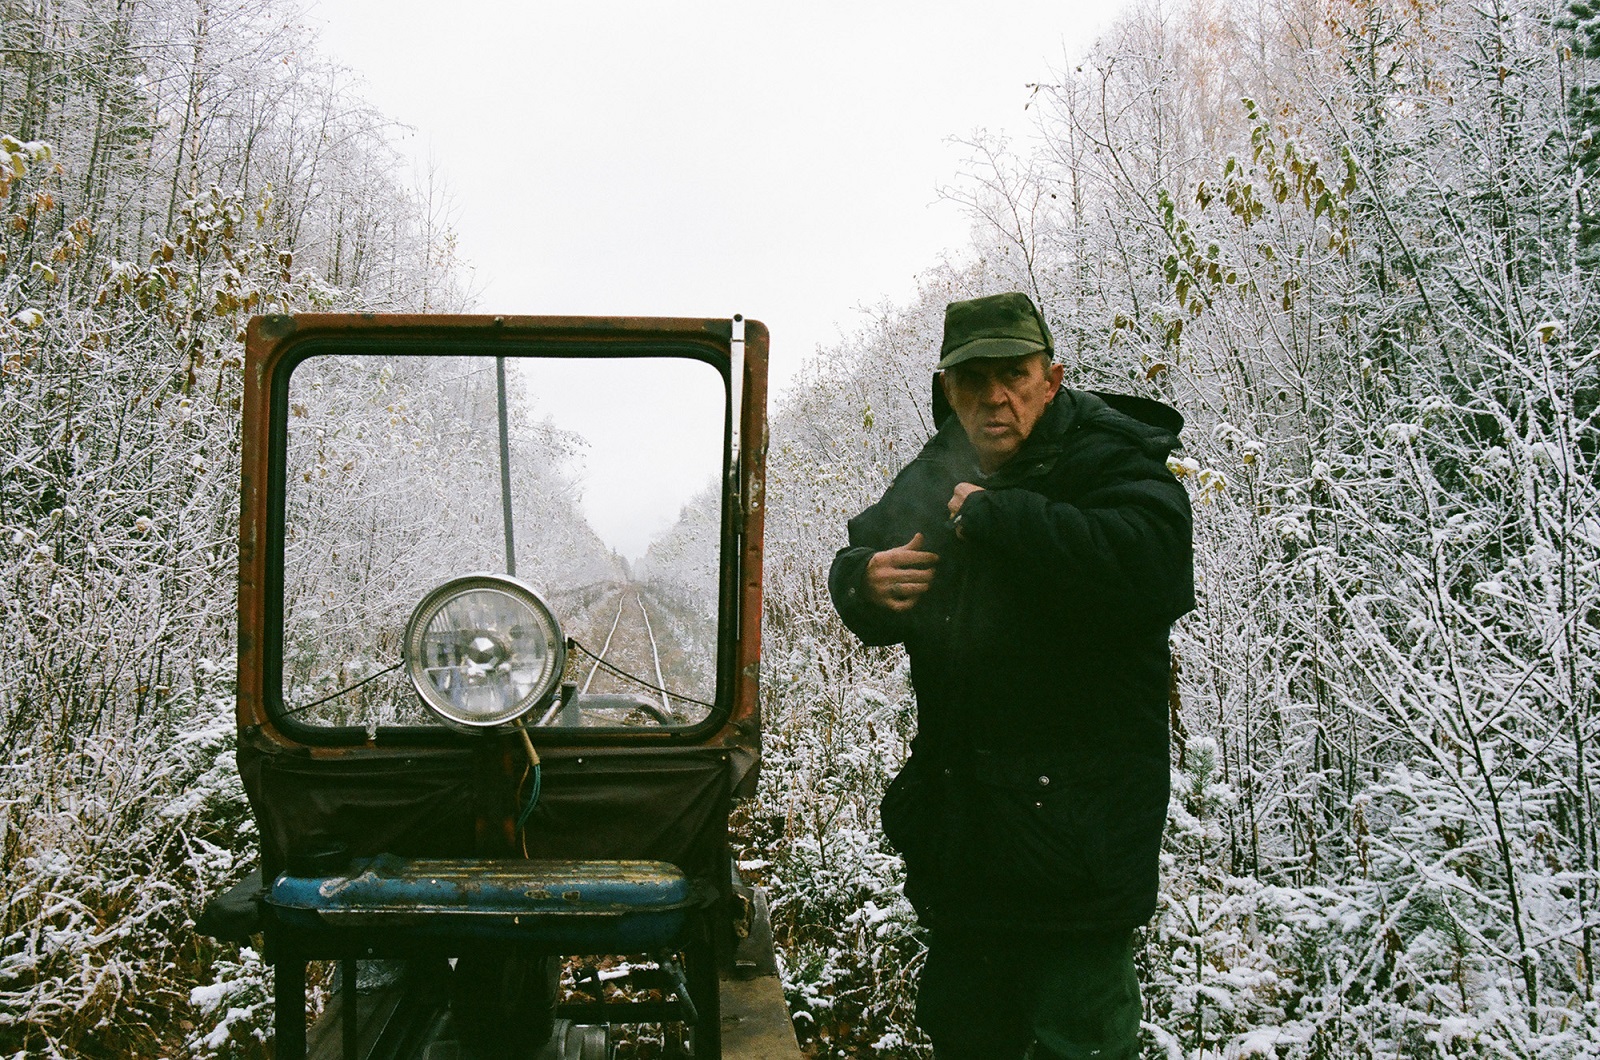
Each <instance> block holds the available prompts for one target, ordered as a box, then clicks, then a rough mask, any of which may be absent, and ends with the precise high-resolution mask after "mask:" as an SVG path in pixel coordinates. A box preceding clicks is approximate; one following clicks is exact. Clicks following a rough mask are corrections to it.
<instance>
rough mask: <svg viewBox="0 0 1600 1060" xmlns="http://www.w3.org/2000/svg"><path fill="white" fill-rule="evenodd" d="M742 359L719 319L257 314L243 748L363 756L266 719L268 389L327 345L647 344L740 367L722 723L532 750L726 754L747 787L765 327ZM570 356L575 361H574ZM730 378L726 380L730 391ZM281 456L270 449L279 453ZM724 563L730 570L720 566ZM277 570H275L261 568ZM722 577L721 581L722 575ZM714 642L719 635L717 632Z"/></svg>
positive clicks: (753, 746)
mask: <svg viewBox="0 0 1600 1060" xmlns="http://www.w3.org/2000/svg"><path fill="white" fill-rule="evenodd" d="M743 340H744V341H743V356H742V357H737V356H735V355H734V354H735V351H734V344H735V341H736V336H735V334H734V327H733V324H732V322H730V321H729V320H727V319H680V318H660V317H534V316H477V315H404V314H331V313H330V314H300V315H296V316H266V317H256V318H254V319H252V320H251V321H250V324H249V327H248V330H247V337H246V354H245V386H244V422H243V437H242V469H241V505H242V511H241V518H240V532H239V678H238V705H237V721H238V726H239V730H240V732H241V734H245V733H249V734H251V735H252V737H253V739H255V740H256V741H258V742H260V741H263V740H264V741H265V742H267V743H270V744H275V745H278V746H280V747H282V748H283V749H284V750H286V751H288V750H294V751H300V752H303V753H309V754H310V755H312V756H313V757H335V756H338V757H344V756H349V755H360V754H362V753H363V751H367V752H374V751H376V750H377V747H376V744H375V743H374V742H373V741H372V740H371V739H370V738H368V739H367V740H366V742H365V743H351V744H341V745H338V746H326V745H317V744H315V743H313V742H311V741H307V740H305V739H303V738H301V737H300V736H297V735H296V734H294V733H292V732H289V731H285V729H284V727H283V726H280V725H278V724H277V722H276V720H275V718H274V716H273V713H272V712H271V711H270V710H269V709H268V703H267V696H268V695H269V691H268V672H267V645H268V637H269V635H270V633H269V627H268V623H269V622H272V621H274V615H276V614H277V611H276V608H277V607H278V606H281V601H279V602H277V603H275V602H274V601H273V600H272V599H271V594H272V593H273V587H274V586H275V585H277V584H279V582H281V577H282V570H281V565H282V556H281V547H280V545H279V543H277V542H276V541H275V539H274V538H273V529H272V528H273V525H274V524H273V520H274V517H275V512H274V506H275V501H276V502H277V503H279V504H281V497H275V494H274V490H275V489H280V490H281V488H282V484H281V482H279V483H278V484H277V485H276V487H275V486H274V482H273V475H274V474H275V473H276V474H277V475H278V476H279V477H280V478H281V475H282V469H281V467H279V468H274V465H273V457H274V448H275V446H276V445H277V444H278V441H279V440H280V439H281V435H282V432H283V431H284V430H285V425H284V424H283V423H282V422H280V421H281V417H275V416H274V411H275V410H274V401H275V397H274V387H275V386H277V385H280V384H281V383H282V382H283V381H285V380H286V378H287V375H286V373H287V371H288V370H289V369H291V368H292V366H293V364H295V363H298V361H299V360H300V359H302V358H303V357H304V356H308V355H310V354H312V353H315V352H325V351H327V350H330V349H336V348H338V347H340V346H345V347H352V348H362V347H366V348H381V347H382V346H384V345H390V346H396V347H408V348H416V347H419V346H424V345H426V346H432V347H434V348H436V349H439V350H442V351H448V352H450V353H459V354H466V353H473V354H487V355H494V354H497V353H500V354H505V355H507V356H511V355H517V354H524V355H525V354H528V353H530V352H531V351H532V349H533V348H534V347H539V346H545V347H554V346H559V347H560V348H561V349H562V350H563V351H564V352H572V351H574V350H577V351H586V350H592V352H593V354H594V355H595V356H603V355H605V354H606V353H607V352H608V349H607V347H608V346H609V347H612V348H618V347H624V348H632V349H635V350H638V349H642V348H644V347H647V346H651V345H659V346H661V347H662V350H663V352H671V351H673V350H678V351H693V352H694V353H695V354H696V355H699V356H702V357H703V358H706V359H708V360H710V361H711V363H713V364H715V365H718V366H720V367H721V369H722V371H723V372H724V373H725V374H726V373H727V372H728V371H729V370H730V368H731V367H732V366H740V367H741V368H742V371H741V375H742V379H740V380H739V381H738V382H739V385H738V386H737V387H735V388H734V389H733V391H732V393H734V394H739V395H742V407H740V408H737V409H735V410H734V414H735V415H736V416H738V417H739V421H738V422H739V436H740V438H741V444H740V446H739V447H738V457H739V463H740V466H739V468H738V479H737V483H738V486H737V490H736V491H735V490H734V488H733V487H732V485H731V484H730V486H729V488H728V489H727V490H725V497H726V498H727V499H728V500H730V501H733V502H734V503H736V505H737V510H733V511H729V510H728V507H729V506H728V505H725V510H724V518H725V519H732V520H733V521H734V527H733V530H734V534H733V537H734V543H735V550H734V551H735V555H734V556H733V557H730V556H729V555H728V551H729V550H728V547H727V541H728V538H727V537H726V536H725V537H724V546H723V561H722V562H723V567H724V574H723V580H722V585H723V588H722V601H723V602H722V610H723V612H724V614H726V613H727V612H728V611H729V610H730V609H731V610H733V611H734V613H735V614H736V616H737V626H736V628H735V629H734V630H733V631H732V638H733V642H734V643H733V645H732V666H731V667H730V668H729V670H728V671H726V672H727V673H728V675H729V677H728V679H729V681H730V682H731V684H730V687H729V690H728V702H729V712H728V715H727V717H726V718H725V719H724V722H723V724H722V725H721V726H720V727H718V728H716V729H715V730H713V731H710V732H705V733H700V734H695V736H694V738H693V739H692V740H685V739H684V737H683V733H682V731H681V730H679V731H669V732H666V733H662V734H660V735H659V738H656V739H651V738H650V737H645V738H642V739H641V738H638V737H636V736H630V738H629V739H627V740H626V741H618V740H616V739H615V738H613V739H611V740H605V739H603V738H602V739H597V740H596V741H595V742H594V743H592V744H591V743H579V742H576V741H575V740H573V739H571V738H570V737H571V736H572V734H570V733H569V734H568V737H569V739H568V740H566V741H565V742H561V743H560V745H559V746H555V745H553V746H550V747H549V748H548V749H547V750H546V751H545V753H547V754H549V755H553V756H556V757H569V756H575V755H584V754H606V753H628V752H629V751H634V750H638V749H639V748H641V747H651V746H654V747H656V748H658V749H659V748H660V747H661V746H662V745H663V744H668V745H677V746H683V745H685V744H686V743H687V744H688V745H689V746H693V747H697V748H708V747H710V748H725V749H727V750H729V751H731V752H733V754H734V756H735V757H736V758H739V759H741V760H742V762H741V764H740V766H738V767H736V768H735V773H736V776H737V778H738V779H737V782H736V786H737V787H738V788H739V789H741V790H742V791H749V790H753V785H754V781H755V767H756V765H757V763H758V762H759V755H760V704H759V690H758V682H759V669H760V666H759V660H760V654H761V592H762V574H761V553H762V533H763V525H764V517H765V504H764V502H765V484H766V456H767V424H766V398H767V356H768V344H769V336H768V333H767V329H766V327H765V326H764V325H762V324H760V323H759V322H756V321H748V322H745V324H744V327H743ZM580 355H581V352H580ZM730 382H731V381H730ZM280 448H281V447H280ZM730 558H731V559H732V561H733V564H732V565H733V569H732V571H731V572H730V571H729V570H728V569H727V568H728V567H729V565H730ZM275 564H276V567H277V569H276V571H274V565H275ZM730 574H731V575H732V576H731V577H730ZM720 635H721V636H726V635H727V632H726V630H724V631H723V632H722V633H721V634H720ZM463 739H468V740H471V739H474V738H473V737H465V738H464V737H462V736H460V735H459V734H455V733H452V732H451V731H450V730H448V729H445V728H441V729H440V730H439V735H438V744H439V745H440V746H460V744H461V742H462V740H463Z"/></svg>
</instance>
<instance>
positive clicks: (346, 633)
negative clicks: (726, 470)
mask: <svg viewBox="0 0 1600 1060" xmlns="http://www.w3.org/2000/svg"><path fill="white" fill-rule="evenodd" d="M505 379H506V387H505V395H506V404H507V412H508V423H509V432H508V450H509V471H510V481H511V509H512V518H511V529H512V537H513V540H514V545H515V550H514V556H515V563H514V567H515V570H514V571H508V570H507V562H506V538H505V531H504V520H503V519H502V494H501V450H500V432H499V418H498V412H497V394H498V386H497V372H496V358H494V357H492V356H489V357H461V356H451V357H417V356H371V355H360V356H352V355H343V354H339V355H321V356H313V357H310V358H307V359H306V360H305V361H303V362H301V363H300V364H299V365H298V366H296V367H295V369H294V372H293V375H292V376H291V377H290V381H289V391H288V418H287V425H288V429H287V438H286V444H287V450H286V464H285V467H286V475H285V497H284V594H283V690H284V696H283V698H284V708H285V711H286V713H289V714H291V715H292V716H293V717H294V718H295V720H297V721H299V722H302V723H305V724H311V725H354V726H361V727H366V728H368V729H369V730H372V729H375V728H376V727H378V726H387V725H431V724H437V723H438V719H437V718H436V717H435V716H434V715H433V714H431V713H430V712H429V711H428V709H427V708H426V707H424V706H423V705H422V703H421V701H420V700H419V698H418V696H417V694H416V691H415V690H414V688H413V687H412V685H411V683H410V681H409V679H408V678H407V677H406V674H405V671H404V669H403V668H401V667H399V665H398V664H399V663H400V661H401V643H402V638H403V634H404V629H405V624H406V620H407V619H408V618H409V617H410V615H411V612H412V610H413V609H414V608H415V607H416V606H417V604H418V602H419V601H421V600H422V598H423V597H424V596H426V595H427V594H428V593H429V591H430V590H432V589H434V588H436V587H437V586H439V585H441V584H442V583H444V582H446V581H449V580H450V579H452V578H456V577H459V576H461V575H464V574H470V573H474V572H492V573H513V574H514V575H515V576H516V577H517V578H518V579H519V580H521V581H522V582H524V583H526V584H527V585H528V586H529V587H531V588H532V589H533V590H534V591H535V592H536V593H537V594H538V595H539V596H540V597H541V598H542V599H543V601H544V602H545V604H546V605H547V606H548V607H549V609H550V610H551V612H553V613H554V615H555V618H556V620H557V622H559V623H560V626H561V632H562V634H563V635H564V636H566V637H569V638H571V639H572V640H573V641H574V642H575V648H574V650H572V651H569V652H568V658H567V666H566V671H565V674H564V678H565V680H566V681H569V682H572V683H574V684H576V686H577V689H578V691H579V693H580V694H579V696H578V697H577V700H576V703H575V704H571V705H569V706H568V708H567V709H564V710H560V711H553V712H550V713H549V716H548V717H544V718H543V720H544V722H545V723H546V724H551V725H561V726H590V727H593V726H608V727H610V726H615V727H625V728H631V727H637V726H652V727H655V726H662V725H667V726H684V725H693V724H696V723H698V722H700V721H701V720H703V719H704V718H705V717H706V715H707V714H708V713H709V711H710V707H711V704H713V703H715V701H716V673H717V622H716V615H717V592H718V572H719V564H718V556H719V545H720V541H719V535H720V529H721V526H722V494H721V483H720V475H721V469H722V467H723V452H724V445H725V440H724V428H725V422H726V415H727V411H726V410H727V395H726V388H725V386H724V384H723V380H722V376H721V374H720V373H719V372H718V371H717V370H716V369H715V368H713V367H712V366H710V365H708V364H705V363H703V362H701V361H696V360H691V359H687V358H676V357H617V358H594V357H583V358H577V357H573V358H547V357H539V358H527V357H522V358H519V357H508V358H506V360H505ZM363 681H365V682H366V683H365V684H362V683H361V682H363ZM542 713H544V712H541V714H542ZM534 720H540V715H535V716H534Z"/></svg>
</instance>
